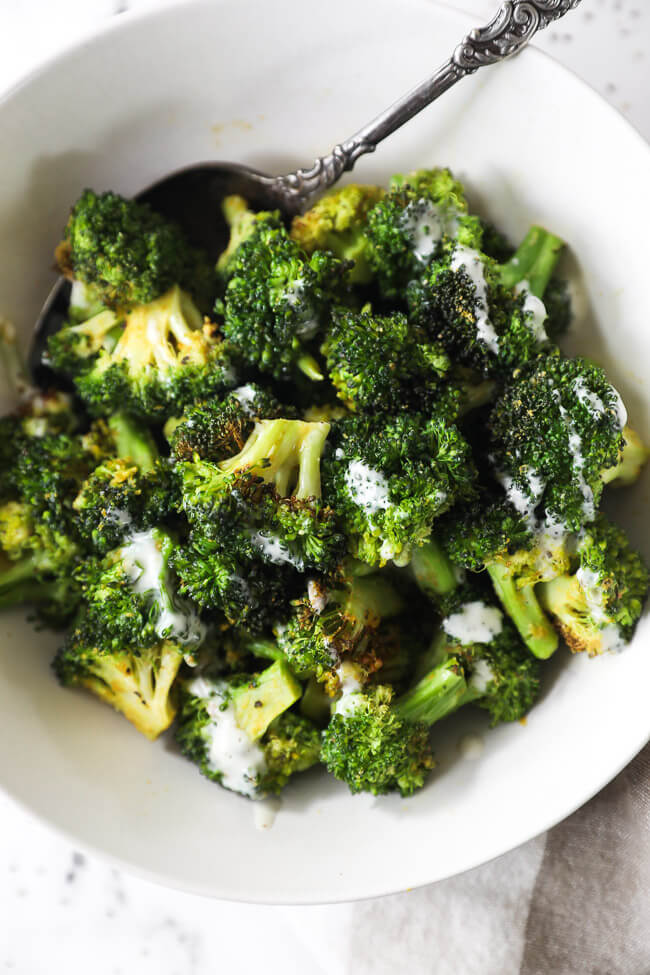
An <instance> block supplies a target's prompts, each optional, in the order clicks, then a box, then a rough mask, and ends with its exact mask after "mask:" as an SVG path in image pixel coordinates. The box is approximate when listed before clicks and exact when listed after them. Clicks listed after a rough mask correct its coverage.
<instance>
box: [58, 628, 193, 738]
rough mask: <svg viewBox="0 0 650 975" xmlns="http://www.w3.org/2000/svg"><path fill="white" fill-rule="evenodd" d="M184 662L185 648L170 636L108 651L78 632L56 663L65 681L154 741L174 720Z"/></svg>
mask: <svg viewBox="0 0 650 975" xmlns="http://www.w3.org/2000/svg"><path fill="white" fill-rule="evenodd" d="M182 662H183V650H182V648H181V647H180V646H178V645H177V644H175V643H173V642H170V641H169V640H163V641H161V642H159V643H155V644H152V645H151V646H148V647H146V648H142V649H141V648H137V647H136V648H130V649H124V650H121V649H119V648H115V649H106V648H100V647H98V646H97V645H96V644H95V643H93V642H92V640H90V641H87V640H85V639H83V637H81V636H80V635H79V634H77V633H76V632H75V631H73V633H72V635H71V636H70V637H69V638H68V640H67V641H66V643H65V644H64V645H63V647H62V648H61V650H59V652H58V654H57V655H56V657H55V658H54V661H53V663H52V666H53V669H54V672H55V674H56V676H57V677H58V679H59V681H60V683H61V684H63V685H64V686H67V687H70V686H81V687H85V688H86V689H87V690H89V691H91V692H92V693H93V694H95V695H96V696H97V697H99V698H101V699H102V700H103V701H105V702H106V703H107V704H110V705H111V706H112V707H114V708H115V709H116V710H117V711H119V712H121V713H122V714H123V715H124V717H125V718H127V720H128V721H130V722H131V724H133V725H134V726H135V727H136V728H137V729H138V731H140V732H141V733H142V734H143V735H145V737H147V738H149V739H151V740H153V739H155V738H157V737H158V735H160V734H161V733H162V732H163V731H165V730H166V729H167V728H168V727H169V726H170V725H171V723H172V721H173V720H174V716H175V713H176V710H175V706H174V702H173V697H172V687H173V684H174V681H175V679H176V676H177V674H178V671H179V668H180V666H181V663H182Z"/></svg>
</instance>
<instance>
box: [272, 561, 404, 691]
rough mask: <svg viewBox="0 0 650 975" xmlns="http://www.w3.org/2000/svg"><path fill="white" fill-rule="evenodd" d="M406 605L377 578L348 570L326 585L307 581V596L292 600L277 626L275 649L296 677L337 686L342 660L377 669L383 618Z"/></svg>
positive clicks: (384, 645)
mask: <svg viewBox="0 0 650 975" xmlns="http://www.w3.org/2000/svg"><path fill="white" fill-rule="evenodd" d="M404 608H405V603H404V601H403V600H402V598H401V597H400V595H399V594H398V593H397V592H396V590H395V589H394V588H393V586H392V585H391V584H390V582H389V581H388V580H387V579H386V578H384V576H382V575H378V574H373V575H354V574H353V572H351V571H350V569H349V568H348V572H347V574H345V575H342V576H341V578H340V579H337V580H335V581H334V582H332V583H331V584H327V583H325V582H323V581H318V580H317V579H311V580H310V581H309V584H308V588H307V595H306V596H304V597H303V598H301V599H299V600H297V601H296V602H295V604H294V606H293V612H292V614H291V616H290V617H289V619H288V620H287V621H285V622H282V623H278V625H277V626H276V636H277V641H278V645H279V646H280V648H281V650H282V651H283V652H284V654H285V656H286V659H287V661H288V663H289V664H290V666H291V668H292V670H293V671H294V672H295V673H296V674H297V675H298V676H299V677H309V676H315V677H316V678H318V679H319V680H327V681H328V682H330V681H331V683H332V687H333V690H336V688H337V687H338V678H337V676H336V671H337V668H338V667H339V665H340V663H341V660H342V659H343V658H344V657H347V658H351V657H354V659H355V660H356V661H357V663H358V664H359V665H360V666H361V667H363V665H364V663H365V665H366V667H365V669H366V671H370V672H374V671H375V670H377V669H379V667H381V665H382V663H383V661H382V657H381V654H382V650H384V649H385V650H386V651H387V652H389V651H390V641H389V634H387V633H385V631H383V630H382V627H381V623H382V620H387V619H390V618H392V617H394V616H397V615H398V614H399V613H401V612H402V610H403V609H404Z"/></svg>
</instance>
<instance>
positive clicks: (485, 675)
mask: <svg viewBox="0 0 650 975" xmlns="http://www.w3.org/2000/svg"><path fill="white" fill-rule="evenodd" d="M493 680H494V671H493V670H492V668H491V667H490V665H489V663H488V662H487V660H477V661H476V663H475V664H474V670H473V672H472V676H471V677H470V679H469V681H468V685H469V687H471V688H472V690H473V691H476V693H477V694H485V692H486V691H487V689H488V684H490V683H491V681H493Z"/></svg>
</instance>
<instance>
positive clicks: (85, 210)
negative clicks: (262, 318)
mask: <svg viewBox="0 0 650 975" xmlns="http://www.w3.org/2000/svg"><path fill="white" fill-rule="evenodd" d="M56 259H57V263H58V265H59V268H60V270H61V272H62V273H63V274H65V275H66V276H68V277H70V278H73V279H77V280H80V281H82V282H84V283H85V284H86V285H90V286H91V287H92V288H93V289H94V293H95V295H96V296H98V297H99V298H100V299H101V301H102V302H103V303H104V304H105V305H108V306H109V307H112V308H119V309H122V310H124V309H128V308H130V307H132V306H133V305H138V304H148V303H150V302H152V301H155V300H156V299H157V298H159V297H160V296H161V295H163V294H164V293H165V292H166V291H168V290H169V289H170V288H171V287H172V286H173V285H180V286H181V287H182V288H184V289H186V290H187V291H189V292H190V293H191V294H192V296H193V298H194V300H195V301H197V302H198V304H199V305H200V306H201V307H202V308H207V307H209V303H210V298H211V296H213V292H214V283H213V281H214V272H213V271H212V269H211V268H210V264H209V261H208V258H207V256H205V255H204V254H202V253H201V252H200V251H197V250H196V249H195V248H193V247H191V246H190V244H189V243H188V241H187V239H186V237H185V235H184V233H183V232H182V231H181V229H180V228H179V227H177V226H176V225H175V224H173V223H171V222H169V221H168V220H165V219H164V218H163V217H161V216H160V215H159V214H157V213H156V212H155V211H154V210H152V209H151V207H149V206H148V205H147V204H145V203H137V202H136V201H134V200H127V199H125V198H124V197H121V196H119V195H118V194H116V193H111V192H108V193H102V194H97V193H95V192H94V191H93V190H85V191H84V193H83V194H82V195H81V197H80V198H79V200H78V201H77V203H76V204H75V205H74V207H73V209H72V212H71V213H70V217H69V219H68V223H67V225H66V228H65V232H64V238H63V241H62V243H61V244H60V245H59V247H58V248H57V251H56Z"/></svg>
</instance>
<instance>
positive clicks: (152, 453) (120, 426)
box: [108, 413, 158, 474]
mask: <svg viewBox="0 0 650 975" xmlns="http://www.w3.org/2000/svg"><path fill="white" fill-rule="evenodd" d="M108 426H109V429H110V431H111V433H112V434H113V439H114V440H115V447H116V449H117V453H118V457H123V458H128V459H129V460H132V461H133V463H134V464H137V466H138V467H139V468H140V470H141V471H142V473H143V474H147V473H149V471H152V470H153V468H154V466H155V463H156V459H157V457H158V450H157V448H156V445H155V443H154V440H153V437H152V436H151V433H150V432H149V431H148V430H145V429H143V428H142V427H141V426H139V425H138V424H136V423H134V421H133V420H132V419H131V418H130V417H129V416H127V415H126V413H114V414H113V415H112V416H109V418H108Z"/></svg>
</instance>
